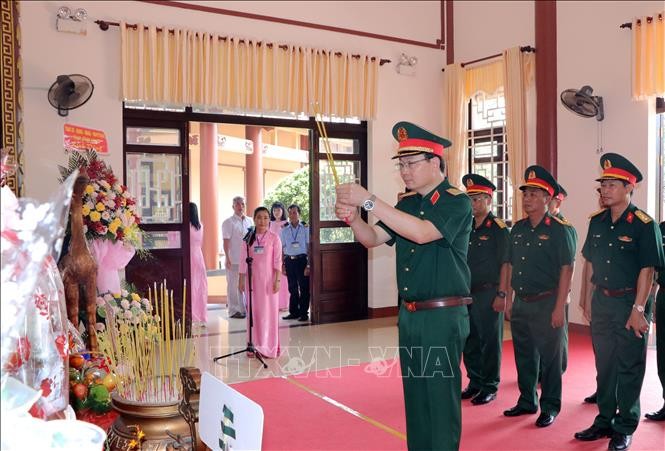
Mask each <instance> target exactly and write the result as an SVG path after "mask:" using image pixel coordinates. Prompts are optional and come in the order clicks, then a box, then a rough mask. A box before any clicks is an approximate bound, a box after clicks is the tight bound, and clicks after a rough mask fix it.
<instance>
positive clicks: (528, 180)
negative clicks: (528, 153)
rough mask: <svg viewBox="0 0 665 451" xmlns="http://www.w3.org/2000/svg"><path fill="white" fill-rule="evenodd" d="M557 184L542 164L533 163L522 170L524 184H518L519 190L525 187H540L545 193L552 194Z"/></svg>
mask: <svg viewBox="0 0 665 451" xmlns="http://www.w3.org/2000/svg"><path fill="white" fill-rule="evenodd" d="M558 186H559V185H558V184H557V183H556V180H554V177H552V174H550V173H549V172H548V171H547V169H545V168H544V167H542V166H538V165H533V166H529V167H528V168H526V171H524V185H522V186H520V190H522V191H524V190H525V189H527V188H540V189H542V190H544V191H547V194H549V195H550V196H554V193H555V191H556V190H557V188H558Z"/></svg>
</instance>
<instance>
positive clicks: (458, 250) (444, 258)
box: [377, 179, 473, 301]
mask: <svg viewBox="0 0 665 451" xmlns="http://www.w3.org/2000/svg"><path fill="white" fill-rule="evenodd" d="M395 208H397V209H398V210H400V211H403V212H405V213H408V214H410V215H412V216H416V217H417V218H420V219H423V220H427V221H430V222H431V223H432V224H434V227H436V228H437V230H439V232H441V235H442V236H443V237H442V238H441V239H439V240H436V241H432V242H430V243H425V244H417V243H414V242H413V241H410V240H407V239H406V238H403V237H402V236H400V235H397V234H396V233H395V232H394V231H393V230H392V229H390V228H389V227H388V226H387V225H385V224H384V223H382V222H380V221H379V222H378V223H377V225H378V226H380V227H382V228H383V229H384V230H385V231H386V232H388V234H389V235H390V240H389V241H388V243H387V244H389V245H391V246H392V245H393V244H395V245H396V248H395V249H396V255H397V288H398V291H399V296H400V297H401V298H402V299H404V300H405V301H424V300H428V299H434V298H438V297H446V296H466V295H468V294H469V293H470V282H471V273H470V271H469V266H468V265H467V262H466V257H467V248H468V245H469V234H470V233H471V224H472V221H473V217H472V214H471V199H469V196H467V195H466V194H464V193H463V192H462V191H460V190H458V189H457V188H454V187H452V186H451V185H450V183H448V179H445V180H444V181H443V182H441V183H440V184H439V185H438V186H437V187H436V188H435V189H434V190H432V191H431V192H430V193H428V194H426V195H425V196H421V195H420V194H418V193H416V192H413V193H409V194H407V195H406V196H404V197H403V198H402V199H401V200H400V201H399V202H398V203H397V205H396V206H395Z"/></svg>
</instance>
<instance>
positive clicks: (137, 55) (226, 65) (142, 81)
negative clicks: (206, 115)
mask: <svg viewBox="0 0 665 451" xmlns="http://www.w3.org/2000/svg"><path fill="white" fill-rule="evenodd" d="M163 29H165V28H163ZM120 30H121V31H120V32H121V40H122V46H121V47H122V59H121V62H122V97H123V99H124V100H132V101H142V102H146V103H157V104H163V105H179V106H187V105H192V106H198V107H214V108H228V109H242V110H246V111H260V112H289V113H305V114H307V115H313V114H314V112H315V111H318V112H320V113H322V114H324V115H326V116H337V117H358V118H360V119H373V118H374V117H376V109H377V93H378V68H379V60H378V59H377V58H372V57H369V56H364V55H360V57H359V58H355V57H353V56H352V55H351V54H348V53H339V54H336V53H335V52H334V51H331V50H323V49H312V48H307V47H298V46H293V45H289V46H279V45H277V44H275V45H272V44H266V43H263V44H262V43H259V42H254V41H249V40H245V41H244V42H240V40H239V39H236V38H232V37H228V38H226V39H225V40H222V39H220V37H219V36H218V35H217V34H211V33H199V32H196V31H192V30H182V29H173V30H171V31H170V32H169V31H158V30H157V28H156V27H155V26H154V25H152V26H147V27H145V26H143V25H142V24H137V26H136V28H132V27H127V26H126V24H125V23H121V24H120Z"/></svg>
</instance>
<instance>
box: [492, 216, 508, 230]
mask: <svg viewBox="0 0 665 451" xmlns="http://www.w3.org/2000/svg"><path fill="white" fill-rule="evenodd" d="M494 222H495V223H496V225H498V226H499V228H500V229H505V228H506V227H507V226H506V223H505V222H503V220H502V219H501V218H494Z"/></svg>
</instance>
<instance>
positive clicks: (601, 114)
mask: <svg viewBox="0 0 665 451" xmlns="http://www.w3.org/2000/svg"><path fill="white" fill-rule="evenodd" d="M561 103H563V106H565V107H566V108H567V109H569V110H570V111H572V112H573V113H575V114H579V115H580V116H582V117H595V118H596V120H597V121H602V120H603V119H604V118H605V111H604V110H603V98H602V97H600V96H594V95H593V88H592V87H591V86H582V89H566V90H565V91H563V92H562V93H561Z"/></svg>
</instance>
